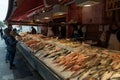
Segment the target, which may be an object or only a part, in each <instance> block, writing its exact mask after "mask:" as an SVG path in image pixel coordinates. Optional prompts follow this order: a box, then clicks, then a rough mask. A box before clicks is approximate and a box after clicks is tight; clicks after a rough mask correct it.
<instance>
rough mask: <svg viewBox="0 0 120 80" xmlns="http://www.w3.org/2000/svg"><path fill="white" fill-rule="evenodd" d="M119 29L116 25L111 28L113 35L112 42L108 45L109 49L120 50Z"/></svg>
mask: <svg viewBox="0 0 120 80" xmlns="http://www.w3.org/2000/svg"><path fill="white" fill-rule="evenodd" d="M119 33H120V30H119V27H118V26H117V25H116V24H113V25H112V26H111V35H110V40H109V44H108V48H109V49H113V50H120V41H119V36H118V35H119Z"/></svg>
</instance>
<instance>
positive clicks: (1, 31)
mask: <svg viewBox="0 0 120 80" xmlns="http://www.w3.org/2000/svg"><path fill="white" fill-rule="evenodd" d="M0 35H1V39H3V30H2V27H1V29H0Z"/></svg>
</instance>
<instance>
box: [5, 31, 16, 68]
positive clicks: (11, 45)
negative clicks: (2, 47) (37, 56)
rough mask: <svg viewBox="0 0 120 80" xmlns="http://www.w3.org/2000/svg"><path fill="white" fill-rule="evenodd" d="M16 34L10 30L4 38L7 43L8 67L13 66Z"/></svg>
mask: <svg viewBox="0 0 120 80" xmlns="http://www.w3.org/2000/svg"><path fill="white" fill-rule="evenodd" d="M15 36H16V34H15V33H14V32H13V31H11V32H10V35H9V36H7V38H6V44H7V50H8V53H9V61H10V69H13V67H14V66H15V65H14V64H13V61H14V57H15V53H16V44H17V42H18V41H17V40H16V39H15Z"/></svg>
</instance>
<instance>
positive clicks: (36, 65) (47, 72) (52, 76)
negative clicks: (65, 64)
mask: <svg viewBox="0 0 120 80" xmlns="http://www.w3.org/2000/svg"><path fill="white" fill-rule="evenodd" d="M17 50H18V51H19V52H20V53H21V54H22V55H23V56H24V57H25V59H26V60H27V61H28V62H29V63H30V65H31V66H32V67H33V69H35V70H36V71H38V73H39V74H40V75H41V76H42V77H43V78H44V79H45V80H64V78H63V77H62V76H60V75H58V74H57V73H56V72H54V71H53V70H52V69H51V68H49V67H48V66H47V65H46V64H45V63H44V62H43V61H41V60H40V59H38V58H37V57H35V56H34V55H33V53H32V51H31V50H30V49H29V48H28V47H27V46H26V45H24V44H23V43H21V42H19V43H18V44H17Z"/></svg>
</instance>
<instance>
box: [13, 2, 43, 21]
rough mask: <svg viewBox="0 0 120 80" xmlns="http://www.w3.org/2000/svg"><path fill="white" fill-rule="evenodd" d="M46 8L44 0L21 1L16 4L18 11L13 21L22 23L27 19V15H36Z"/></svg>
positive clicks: (14, 13)
mask: <svg viewBox="0 0 120 80" xmlns="http://www.w3.org/2000/svg"><path fill="white" fill-rule="evenodd" d="M43 7H44V3H43V0H21V2H20V1H19V4H18V3H17V4H16V9H15V11H13V14H12V16H11V20H12V21H20V20H23V19H25V18H26V17H27V15H30V14H33V13H35V11H38V10H40V9H42V8H43Z"/></svg>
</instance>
